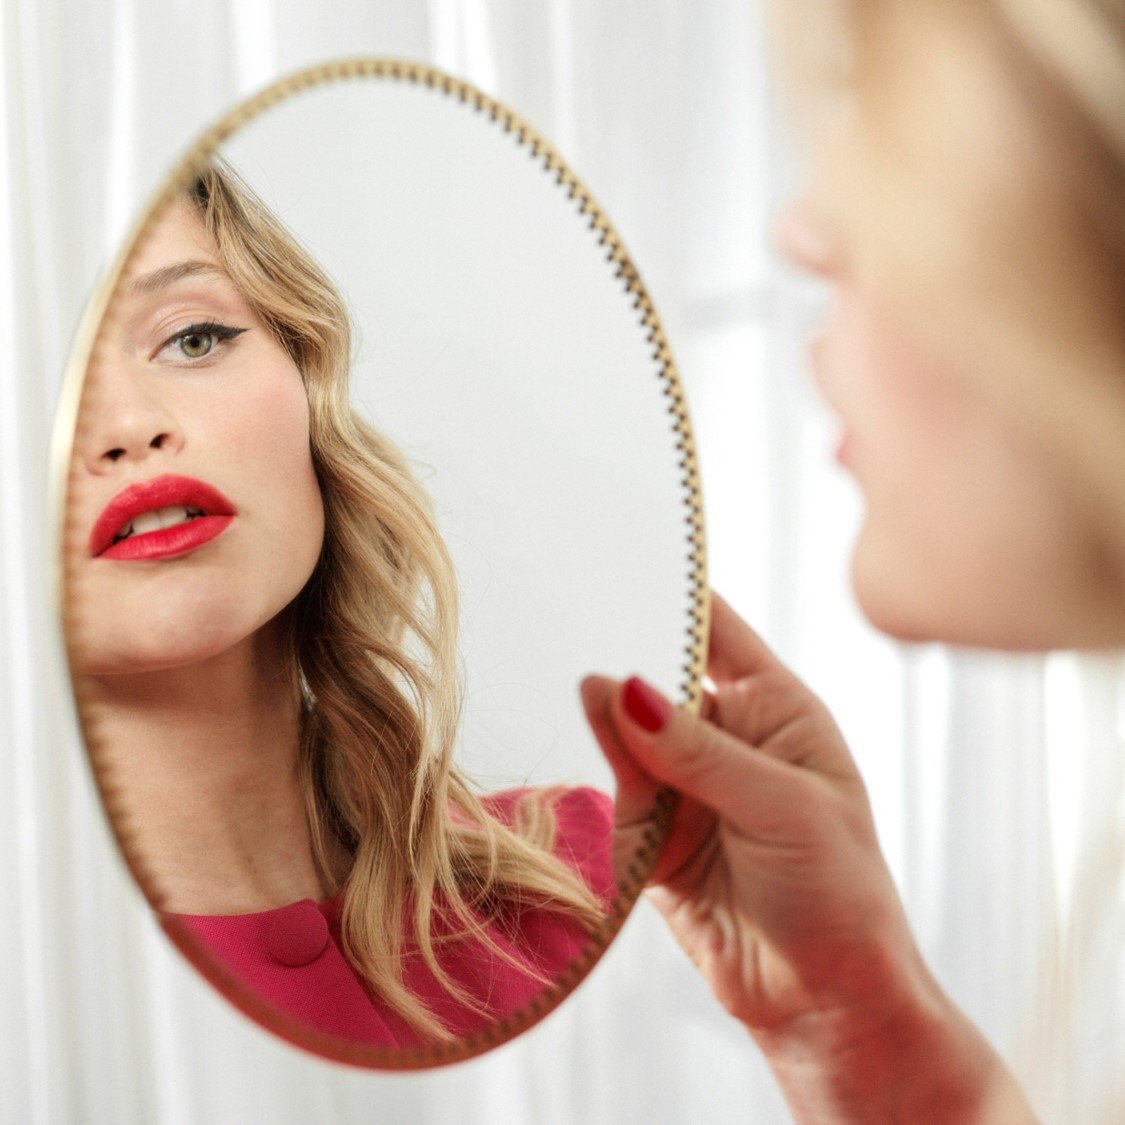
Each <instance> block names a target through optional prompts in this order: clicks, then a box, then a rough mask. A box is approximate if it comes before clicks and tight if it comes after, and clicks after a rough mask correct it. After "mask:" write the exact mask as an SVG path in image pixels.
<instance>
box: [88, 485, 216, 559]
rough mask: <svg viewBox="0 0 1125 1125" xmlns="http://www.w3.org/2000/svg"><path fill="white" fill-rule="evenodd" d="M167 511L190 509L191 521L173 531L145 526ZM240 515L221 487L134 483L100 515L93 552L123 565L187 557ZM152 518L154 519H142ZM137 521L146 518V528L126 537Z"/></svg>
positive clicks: (91, 546)
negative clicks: (121, 534)
mask: <svg viewBox="0 0 1125 1125" xmlns="http://www.w3.org/2000/svg"><path fill="white" fill-rule="evenodd" d="M167 508H184V509H186V510H187V512H186V513H185V514H187V515H189V516H190V518H188V519H187V520H185V521H183V522H176V523H174V524H173V525H172V526H170V527H153V528H151V529H150V528H147V527H145V526H144V525H145V524H147V523H151V522H152V520H153V517H152V515H151V513H156V512H161V511H162V510H163V509H167ZM235 511H236V509H235V507H234V505H233V504H232V503H231V502H230V501H229V500H228V499H227V498H226V497H225V496H224V495H223V494H222V493H221V492H220V491H219V490H218V489H217V488H212V487H211V485H209V484H205V483H204V482H203V481H201V480H195V479H194V478H193V477H180V476H172V475H166V476H161V477H155V478H154V479H153V480H149V481H142V482H140V483H138V484H130V485H128V486H127V487H125V488H123V489H122V490H121V491H120V492H119V493H118V494H117V495H116V496H115V497H114V498H113V499H112V500H111V501H110V502H109V503H108V504H107V505H106V506H105V509H104V510H103V511H102V514H101V515H100V516H99V517H98V521H97V523H96V524H94V530H93V531H92V532H91V533H90V554H91V555H93V556H94V557H95V558H100V559H115V560H117V561H129V560H137V559H163V558H171V557H173V556H175V555H183V554H187V553H188V552H189V551H194V550H195V549H196V548H197V547H202V546H203V544H204V543H209V542H210V541H211V540H212V539H214V538H215V537H216V536H218V535H221V534H222V533H223V532H224V531H226V529H227V527H228V526H229V525H230V522H231V520H233V519H234V515H235ZM146 514H147V516H148V518H147V519H144V518H142V517H145V516H146ZM165 518H167V513H165ZM172 518H175V516H173V517H172ZM134 520H140V522H141V523H142V527H141V528H139V529H133V530H132V531H131V533H130V534H128V535H127V536H126V537H124V538H120V537H119V533H120V532H121V531H123V530H127V525H128V527H129V528H131V526H132V523H133V521H134Z"/></svg>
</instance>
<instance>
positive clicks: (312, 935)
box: [266, 898, 328, 968]
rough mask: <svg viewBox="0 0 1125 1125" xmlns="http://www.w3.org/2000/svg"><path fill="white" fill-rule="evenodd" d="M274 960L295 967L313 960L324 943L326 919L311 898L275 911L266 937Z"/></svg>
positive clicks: (326, 931)
mask: <svg viewBox="0 0 1125 1125" xmlns="http://www.w3.org/2000/svg"><path fill="white" fill-rule="evenodd" d="M266 940H267V943H268V945H269V951H270V954H271V956H272V957H273V958H274V960H275V961H280V962H281V964H283V965H289V966H291V967H292V968H297V967H298V966H300V965H307V964H308V963H309V962H310V961H315V960H316V959H317V958H318V957H319V956H320V954H321V953H322V952H323V950H324V947H325V946H326V945H327V944H328V923H327V922H326V921H325V920H324V915H323V914H321V912H320V910H319V909H318V908H317V905H316V903H315V902H313V900H312V899H311V898H307V899H305V900H304V901H303V902H295V903H294V904H293V905H292V906H287V907H285V908H284V909H283V910H281V911H279V912H278V915H277V917H276V918H274V919H273V921H272V922H271V923H270V929H269V935H268V937H267V939H266Z"/></svg>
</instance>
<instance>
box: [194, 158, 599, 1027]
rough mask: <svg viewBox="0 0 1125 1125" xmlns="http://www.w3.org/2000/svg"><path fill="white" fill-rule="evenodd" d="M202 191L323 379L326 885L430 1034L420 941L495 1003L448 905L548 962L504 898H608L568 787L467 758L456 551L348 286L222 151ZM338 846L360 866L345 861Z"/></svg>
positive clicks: (319, 818) (305, 764)
mask: <svg viewBox="0 0 1125 1125" xmlns="http://www.w3.org/2000/svg"><path fill="white" fill-rule="evenodd" d="M190 198H191V200H192V202H193V203H194V204H195V205H196V206H197V207H198V209H199V212H200V214H201V215H202V217H203V220H204V222H205V224H206V227H207V229H208V231H209V232H210V234H211V235H212V237H213V238H214V239H215V243H216V245H217V247H218V252H219V257H220V260H221V262H222V263H223V266H224V268H225V270H226V271H227V273H228V274H229V276H230V277H231V280H232V281H233V283H234V285H235V286H236V287H237V288H238V289H239V291H240V292H241V293H242V294H243V296H244V297H245V298H246V300H247V301H249V302H250V304H251V305H252V306H253V308H254V310H255V312H256V313H257V314H258V315H259V316H260V317H261V319H262V320H263V322H264V323H265V324H266V325H267V326H268V327H269V328H270V330H272V331H273V332H274V333H275V335H276V336H277V338H278V340H279V341H281V343H282V344H283V345H284V347H285V348H286V349H287V351H288V352H289V354H290V355H291V356H292V358H293V360H294V362H295V363H296V365H297V368H298V369H299V371H300V372H301V376H302V379H303V381H304V385H305V389H306V393H307V395H308V402H309V418H310V422H309V440H310V446H311V450H312V457H313V463H314V466H315V468H316V473H317V477H318V480H319V482H320V490H321V495H322V497H323V502H324V516H325V533H324V545H323V548H322V551H321V555H320V559H319V561H318V563H317V566H316V569H315V571H314V572H313V575H312V577H311V578H310V580H309V582H308V584H307V585H306V586H305V588H304V589H303V590H302V591H301V593H300V595H299V596H298V598H297V600H296V603H295V605H294V606H293V607H292V612H291V620H292V626H293V627H292V633H291V643H292V651H293V658H294V659H293V668H294V687H295V690H298V691H299V692H300V697H301V739H302V756H301V768H302V774H301V776H302V784H303V788H304V792H305V797H306V808H307V816H308V824H309V829H310V833H311V837H312V847H313V855H314V858H315V860H316V863H317V865H318V868H319V870H320V874H321V877H322V879H323V880H324V882H325V885H326V886H328V887H330V888H332V889H333V890H336V891H338V890H339V889H340V886H341V884H342V883H344V882H346V886H347V893H346V895H345V900H344V907H343V914H342V919H341V936H342V943H343V947H344V951H345V953H346V955H347V957H348V960H349V961H350V963H351V965H352V967H353V968H354V969H355V970H356V972H357V973H358V974H359V975H360V977H361V978H362V979H363V981H364V982H365V983H366V985H367V987H368V988H369V990H370V991H371V992H372V993H373V994H375V995H377V996H379V997H381V998H382V999H383V1000H384V1001H385V1002H386V1003H387V1004H389V1005H390V1007H391V1008H392V1009H393V1010H394V1011H395V1012H397V1013H398V1015H400V1016H401V1017H402V1018H403V1019H404V1020H405V1021H406V1022H407V1023H408V1024H409V1025H410V1027H411V1028H412V1029H413V1030H414V1031H415V1032H416V1033H418V1034H419V1036H421V1037H422V1038H424V1039H431V1040H434V1039H436V1040H441V1039H447V1038H449V1033H448V1031H447V1030H446V1029H445V1027H444V1026H443V1025H442V1024H441V1022H440V1021H439V1020H438V1018H437V1017H436V1016H435V1014H434V1013H433V1012H432V1011H430V1010H429V1009H428V1008H427V1007H426V1006H425V1005H424V1004H423V1003H422V1002H421V1001H420V1000H419V999H418V998H417V997H416V996H414V995H413V994H412V993H411V992H410V990H409V989H407V988H406V987H405V986H404V984H403V979H402V963H403V955H404V953H405V952H406V951H407V948H408V946H410V945H413V946H416V948H417V951H418V952H419V953H420V954H421V956H422V958H423V959H424V961H425V963H426V965H427V966H428V967H429V969H430V970H431V972H432V973H433V974H434V976H435V977H436V979H437V980H438V981H439V982H440V983H441V985H442V987H444V989H445V990H446V991H447V992H448V993H449V994H450V995H451V996H452V997H453V998H454V999H456V1000H457V1001H458V1002H460V1003H462V1004H464V1005H467V1006H469V1007H470V1008H472V1009H473V1010H475V1011H478V1012H483V1011H484V1009H483V1007H482V1005H481V1004H480V1003H479V1002H477V1001H476V1000H475V999H474V998H473V997H471V996H469V995H467V994H466V993H465V992H464V990H463V989H461V988H459V987H458V986H457V984H456V983H455V982H454V981H453V980H451V979H450V977H449V975H448V974H447V973H446V972H445V970H444V969H443V968H442V965H441V963H440V960H439V958H438V956H437V950H436V949H435V945H436V944H438V940H437V939H435V937H434V933H435V927H436V924H437V923H438V922H439V921H440V922H442V923H443V925H442V932H443V936H442V938H441V939H440V941H441V942H449V941H457V940H461V939H468V938H475V939H477V940H481V941H483V942H485V943H486V944H487V945H489V946H490V947H491V948H492V950H493V951H494V952H495V954H496V955H497V956H498V957H500V958H501V959H503V960H507V961H508V962H509V963H510V964H512V965H513V966H514V967H517V968H520V969H522V970H523V971H525V972H528V973H529V974H530V975H533V976H534V975H535V973H534V971H533V970H530V969H528V968H527V967H526V966H524V965H522V964H520V963H519V962H517V961H515V960H513V959H512V958H510V957H508V956H507V955H506V954H505V953H504V952H503V950H501V949H500V948H499V947H498V946H497V945H496V943H495V942H494V941H493V940H492V939H491V937H490V933H489V926H490V925H491V924H493V923H496V922H497V921H498V920H499V918H500V911H501V908H502V907H503V906H504V905H505V904H516V905H517V906H518V905H532V904H534V905H540V906H543V907H545V908H547V909H550V910H553V911H556V912H558V913H559V914H561V915H564V916H567V917H569V918H572V919H575V920H577V922H578V923H580V924H581V925H582V926H583V927H585V929H586V930H587V931H588V932H592V931H593V930H594V929H595V928H596V926H597V925H598V924H599V923H600V922H601V921H603V920H604V917H605V912H604V910H603V908H602V906H601V904H600V902H599V900H598V899H597V898H596V897H595V895H594V894H593V893H592V892H591V891H590V889H589V888H588V887H587V886H586V885H585V883H584V882H583V881H582V879H581V878H580V877H579V876H578V875H577V874H576V873H575V872H574V871H573V870H572V869H571V868H570V867H569V866H568V865H567V864H566V863H564V862H563V861H562V860H560V859H558V858H556V857H555V856H554V855H553V854H552V852H551V847H552V844H553V841H554V835H555V819H554V815H553V812H552V801H553V798H554V796H555V794H556V793H557V792H558V791H557V790H548V791H542V790H541V791H532V792H529V794H528V795H526V797H525V798H524V799H522V800H521V801H520V802H518V804H517V807H516V817H515V822H514V824H513V826H512V827H511V828H509V827H508V826H506V825H505V824H502V823H500V822H499V821H498V820H496V819H495V818H494V817H493V816H491V815H490V814H489V812H488V811H487V809H486V808H485V807H484V806H483V804H482V802H481V800H480V799H479V798H478V797H477V796H476V795H475V794H474V792H473V789H472V786H471V785H470V784H469V782H468V781H467V779H466V778H465V777H464V776H463V775H462V774H461V773H460V771H459V770H458V769H457V767H456V766H455V765H454V762H453V747H454V742H455V735H456V732H457V727H458V721H459V713H460V689H459V681H458V655H457V652H458V650H457V631H458V630H457V618H458V598H457V587H456V583H455V576H454V571H453V566H452V563H451V561H450V558H449V554H448V552H447V551H446V548H445V544H444V543H443V541H442V538H441V535H440V534H439V532H438V529H437V526H436V524H435V521H434V516H433V513H432V511H431V506H430V502H429V498H428V497H427V495H426V493H425V491H424V490H423V489H422V488H421V486H420V485H419V484H418V482H417V481H416V480H415V478H414V476H413V474H412V472H411V469H410V466H409V464H408V463H407V461H406V459H405V457H404V456H403V455H402V453H401V452H400V451H399V450H398V449H397V448H396V447H395V446H394V444H393V443H391V442H390V441H388V440H387V439H386V438H385V437H383V436H382V435H381V434H379V433H377V432H376V431H375V430H374V429H373V428H372V427H371V426H370V425H368V424H367V423H366V422H365V421H364V420H363V419H362V418H361V417H360V416H359V415H358V414H357V413H356V412H355V411H354V410H353V409H352V407H351V404H350V399H349V389H348V375H349V369H350V365H351V346H352V345H351V339H352V337H351V326H350V320H349V315H348V310H347V308H346V306H345V304H344V301H343V299H342V297H341V295H340V293H339V292H338V291H337V289H336V288H335V286H334V285H333V283H332V282H331V280H330V279H329V278H328V277H327V275H326V274H325V273H324V272H323V271H322V270H321V269H320V267H319V266H318V265H317V264H316V262H315V261H314V260H313V259H312V258H311V257H310V255H309V254H308V253H306V252H305V251H304V250H303V249H302V248H301V247H300V246H299V245H298V243H297V242H296V241H295V239H294V238H293V236H292V235H291V234H290V233H289V231H288V230H286V228H285V227H284V226H283V225H282V223H281V222H280V221H279V220H278V219H277V218H276V217H275V216H274V215H273V213H272V212H271V211H270V209H269V208H268V207H267V206H265V204H263V203H262V202H261V201H260V200H259V199H258V198H257V196H255V195H254V193H253V192H252V191H251V190H250V189H249V188H248V187H247V186H246V185H245V184H244V183H243V182H242V181H241V180H240V179H239V177H238V176H237V174H236V173H235V172H234V171H233V169H231V168H230V167H229V166H227V165H224V164H222V163H221V162H218V161H212V162H211V163H210V164H209V165H208V166H207V167H206V168H204V169H203V170H202V171H201V172H200V174H199V176H198V178H197V180H196V181H195V183H194V185H193V187H192V189H191V191H190ZM340 846H342V848H343V850H344V851H345V853H346V855H347V857H348V863H347V871H346V873H341V872H340V871H339V870H334V864H333V855H334V851H338V848H339V847H340ZM337 866H338V865H337ZM341 875H343V877H342V878H341ZM396 919H399V920H401V923H402V924H401V925H396V924H394V922H395V920H396ZM404 926H408V927H409V929H410V931H412V939H411V940H410V941H408V940H406V939H404V936H403V927H404Z"/></svg>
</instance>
